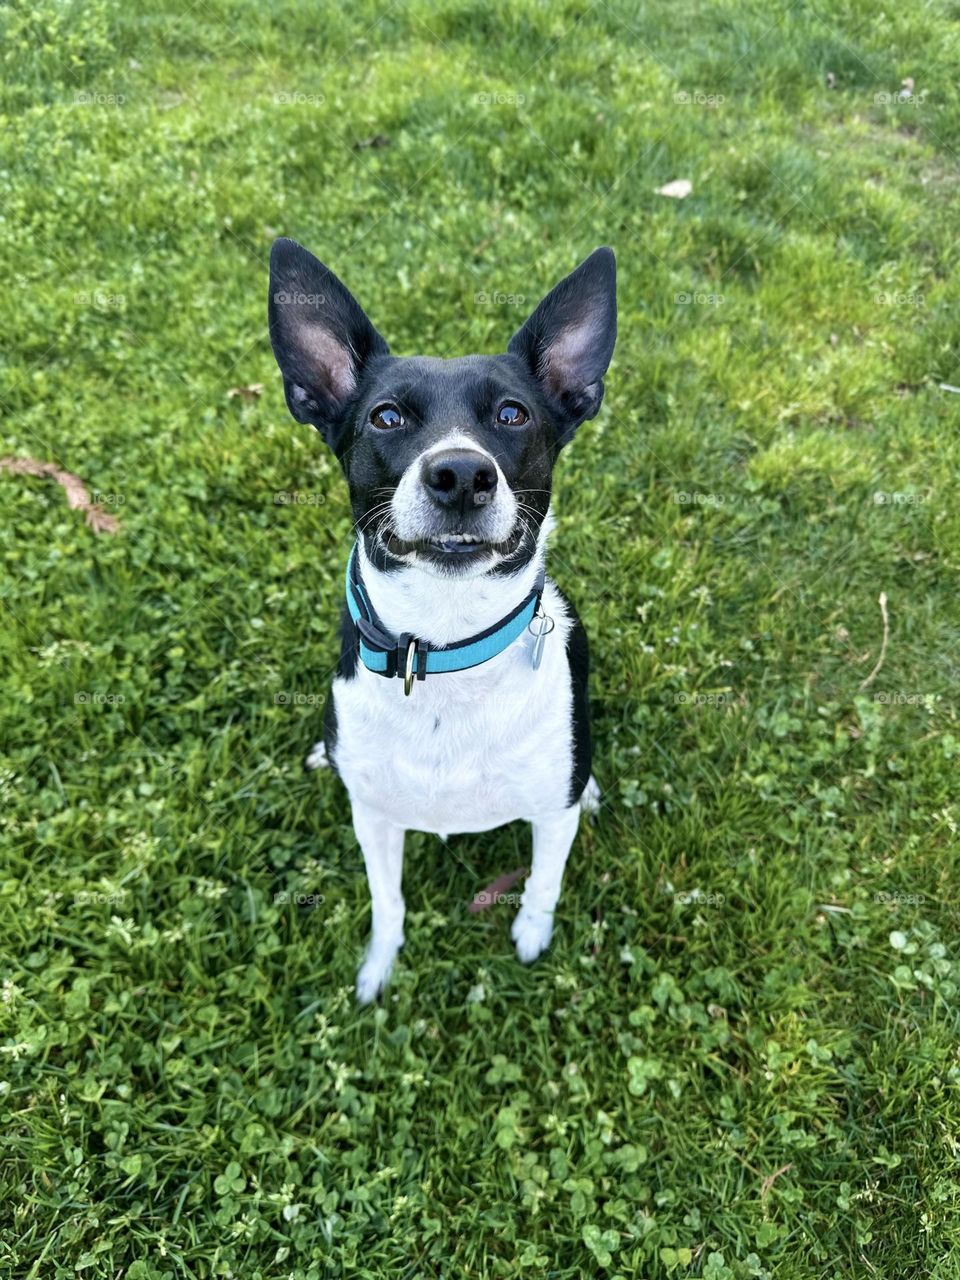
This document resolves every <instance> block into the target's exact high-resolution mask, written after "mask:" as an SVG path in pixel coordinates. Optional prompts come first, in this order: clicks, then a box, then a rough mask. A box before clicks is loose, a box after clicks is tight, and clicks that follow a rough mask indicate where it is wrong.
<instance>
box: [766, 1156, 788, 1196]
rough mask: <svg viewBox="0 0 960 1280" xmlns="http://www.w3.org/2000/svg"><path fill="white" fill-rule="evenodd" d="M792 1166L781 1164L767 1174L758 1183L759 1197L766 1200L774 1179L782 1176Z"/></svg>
mask: <svg viewBox="0 0 960 1280" xmlns="http://www.w3.org/2000/svg"><path fill="white" fill-rule="evenodd" d="M792 1168H793V1165H792V1164H782V1165H781V1166H780V1168H779V1169H774V1171H773V1173H771V1174H768V1176H767V1177H766V1178H764V1180H763V1181H762V1182H761V1183H760V1199H761V1200H766V1198H767V1196H768V1195H769V1194H770V1191H771V1189H772V1187H773V1184H774V1183H775V1182H776V1180H777V1179H778V1178H781V1177H783V1175H784V1174H785V1173H789V1172H790V1170H791V1169H792Z"/></svg>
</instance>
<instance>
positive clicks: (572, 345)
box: [507, 249, 617, 445]
mask: <svg viewBox="0 0 960 1280" xmlns="http://www.w3.org/2000/svg"><path fill="white" fill-rule="evenodd" d="M616 340H617V261H616V258H615V257H614V256H613V250H612V249H595V250H594V251H593V253H591V255H590V257H589V258H587V259H586V261H585V262H581V264H580V266H579V267H577V269H576V271H574V272H572V273H571V274H570V275H568V276H567V278H566V279H565V280H561V281H560V283H559V284H558V285H557V286H556V288H555V289H552V290H551V291H550V293H548V294H547V296H546V297H545V298H544V299H543V301H542V302H541V303H540V305H539V306H538V307H537V309H536V311H534V313H533V315H532V316H530V318H529V319H528V320H527V322H526V324H524V325H523V326H522V327H521V328H520V329H518V330H517V332H516V333H515V334H514V335H513V337H512V338H511V339H510V345H509V346H508V348H507V350H508V351H509V352H510V354H511V355H515V356H519V357H520V359H522V360H523V361H524V362H525V363H526V364H527V366H528V367H529V369H530V371H531V372H532V373H533V374H534V376H535V377H536V378H537V379H538V380H539V382H540V384H541V386H542V387H543V389H544V392H545V393H546V396H547V399H548V401H549V403H550V404H551V406H552V407H553V409H554V412H555V414H556V420H557V427H558V431H559V439H558V444H561V445H564V444H566V443H567V441H568V440H569V439H570V438H571V437H572V435H573V433H574V431H576V429H577V427H579V425H580V423H581V422H585V421H586V420H587V419H588V418H593V417H595V416H596V414H597V412H598V410H599V408H600V402H601V400H602V399H603V376H604V374H605V373H606V372H607V366H608V365H609V363H610V358H611V356H612V355H613V347H614V343H615V342H616Z"/></svg>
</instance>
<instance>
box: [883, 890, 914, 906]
mask: <svg viewBox="0 0 960 1280" xmlns="http://www.w3.org/2000/svg"><path fill="white" fill-rule="evenodd" d="M873 900H874V902H877V903H879V904H880V905H881V906H884V905H886V906H892V907H921V906H923V903H924V901H925V899H924V896H923V894H922V893H901V892H900V891H899V890H894V891H893V892H892V893H884V892H880V893H875V894H874V895H873Z"/></svg>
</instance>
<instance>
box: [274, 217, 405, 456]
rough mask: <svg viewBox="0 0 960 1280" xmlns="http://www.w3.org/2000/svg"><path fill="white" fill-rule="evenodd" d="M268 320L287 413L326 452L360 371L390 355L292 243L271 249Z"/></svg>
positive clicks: (357, 310) (333, 281) (358, 312)
mask: <svg viewBox="0 0 960 1280" xmlns="http://www.w3.org/2000/svg"><path fill="white" fill-rule="evenodd" d="M268 314H269V324H270V341H271V343H272V344H273V354H274V355H275V356H276V357H277V364H278V365H279V366H280V372H281V373H282V374H283V389H284V391H285V392H286V396H287V407H288V408H289V410H290V412H291V413H292V414H293V416H294V417H295V418H296V419H297V421H298V422H309V423H312V424H313V426H315V427H316V428H317V429H318V430H319V432H320V434H321V435H322V436H323V438H324V440H325V441H326V442H327V444H329V445H330V446H331V448H332V447H333V446H334V444H335V442H336V440H337V437H338V434H339V429H340V428H341V427H342V425H343V420H344V410H345V408H346V406H347V405H348V404H349V402H350V399H351V397H352V396H353V393H354V391H355V390H356V387H357V384H358V382H359V380H360V374H361V372H362V371H363V368H364V366H365V365H366V363H367V362H368V361H369V360H370V359H371V358H372V357H373V356H376V355H386V354H388V351H389V348H388V347H387V344H386V342H384V340H383V338H381V336H380V334H379V333H377V331H376V329H375V328H374V327H373V325H372V324H371V323H370V321H369V320H368V319H367V317H366V315H365V313H364V310H363V308H362V307H361V306H360V304H359V302H357V300H356V298H354V297H353V295H352V294H351V293H349V292H348V290H347V289H346V288H345V287H344V286H343V285H342V284H341V283H340V281H339V280H338V279H337V277H336V276H335V275H334V274H333V272H332V271H330V270H329V269H328V268H327V267H325V266H324V265H323V263H322V262H320V261H319V260H318V259H317V258H315V257H314V256H313V254H312V253H308V252H307V250H306V249H304V247H303V246H302V245H299V244H297V242H296V240H286V239H280V240H275V241H274V243H273V248H272V249H271V251H270V299H269V308H268Z"/></svg>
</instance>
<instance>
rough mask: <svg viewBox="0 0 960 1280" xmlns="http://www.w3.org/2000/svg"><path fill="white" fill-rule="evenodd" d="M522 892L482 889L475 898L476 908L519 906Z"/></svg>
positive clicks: (477, 909) (474, 905) (474, 904)
mask: <svg viewBox="0 0 960 1280" xmlns="http://www.w3.org/2000/svg"><path fill="white" fill-rule="evenodd" d="M522 897H523V894H520V893H501V892H500V891H499V890H498V889H481V890H480V892H479V893H478V894H477V895H476V897H475V898H474V900H473V907H474V910H476V911H479V910H480V909H481V908H483V907H519V905H520V899H521V898H522Z"/></svg>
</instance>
